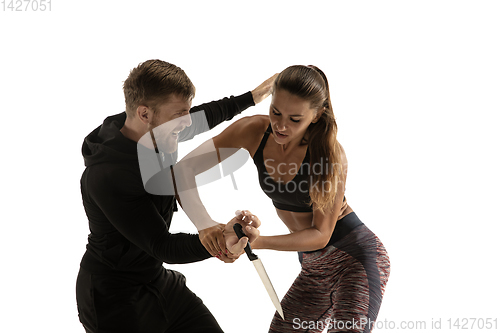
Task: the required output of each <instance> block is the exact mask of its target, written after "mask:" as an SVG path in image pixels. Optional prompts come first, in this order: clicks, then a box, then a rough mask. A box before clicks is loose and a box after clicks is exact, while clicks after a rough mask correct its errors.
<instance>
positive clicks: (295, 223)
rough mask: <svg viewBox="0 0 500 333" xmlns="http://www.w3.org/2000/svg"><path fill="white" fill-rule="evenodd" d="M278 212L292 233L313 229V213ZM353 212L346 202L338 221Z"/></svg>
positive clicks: (277, 210) (278, 210)
mask: <svg viewBox="0 0 500 333" xmlns="http://www.w3.org/2000/svg"><path fill="white" fill-rule="evenodd" d="M276 212H277V213H278V216H279V218H280V219H281V220H282V221H283V223H285V225H286V226H287V228H288V230H290V232H291V233H293V232H297V231H300V230H304V229H307V228H310V227H312V220H313V213H312V212H305V213H303V212H290V211H287V210H281V209H278V208H276ZM352 212H353V210H352V208H351V207H350V206H349V205H348V204H347V202H346V201H345V202H344V205H343V206H342V208H341V209H340V214H339V217H338V219H337V221H338V220H340V219H341V218H343V217H344V216H346V215H347V214H349V213H352Z"/></svg>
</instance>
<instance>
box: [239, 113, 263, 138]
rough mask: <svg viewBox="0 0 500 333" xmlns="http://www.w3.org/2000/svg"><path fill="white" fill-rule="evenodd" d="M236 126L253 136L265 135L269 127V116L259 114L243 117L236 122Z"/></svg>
mask: <svg viewBox="0 0 500 333" xmlns="http://www.w3.org/2000/svg"><path fill="white" fill-rule="evenodd" d="M234 125H235V126H237V127H238V129H244V130H245V131H246V132H249V133H252V134H258V133H264V132H265V131H266V129H267V127H268V126H269V116H267V115H261V114H258V115H254V116H247V117H243V118H241V119H239V120H238V121H235V122H234Z"/></svg>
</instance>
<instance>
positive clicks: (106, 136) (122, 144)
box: [82, 112, 137, 167]
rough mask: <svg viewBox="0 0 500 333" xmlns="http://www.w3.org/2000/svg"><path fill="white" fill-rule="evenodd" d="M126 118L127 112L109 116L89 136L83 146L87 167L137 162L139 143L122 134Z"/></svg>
mask: <svg viewBox="0 0 500 333" xmlns="http://www.w3.org/2000/svg"><path fill="white" fill-rule="evenodd" d="M126 118H127V115H126V114H125V112H122V113H119V114H117V115H114V116H109V117H107V118H106V119H105V120H104V122H103V123H102V125H100V126H99V127H97V128H96V129H95V130H93V131H92V132H91V133H90V134H89V135H87V137H86V138H85V140H84V141H83V145H82V155H83V159H84V161H85V166H87V167H88V166H91V165H95V164H99V163H105V162H110V161H113V162H119V161H122V162H124V161H130V162H132V161H135V162H137V143H136V142H134V141H133V140H130V139H128V138H126V137H125V136H124V135H123V134H122V132H120V129H121V128H122V127H123V125H124V124H125V119H126Z"/></svg>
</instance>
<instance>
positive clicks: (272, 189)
mask: <svg viewBox="0 0 500 333" xmlns="http://www.w3.org/2000/svg"><path fill="white" fill-rule="evenodd" d="M269 134H271V125H270V124H269V127H268V128H267V130H266V133H265V134H264V137H263V138H262V141H261V142H260V145H259V148H258V149H257V151H256V152H255V155H254V156H253V161H254V163H255V165H256V166H257V170H258V172H259V183H260V187H261V188H262V190H263V191H264V193H266V195H267V196H268V197H269V198H271V199H272V200H273V205H274V207H276V208H278V209H282V210H288V211H292V212H312V205H310V201H311V197H310V196H309V179H310V176H309V169H310V168H309V148H308V149H307V152H306V156H305V157H304V160H303V161H302V164H301V166H300V169H299V172H298V173H297V174H296V175H295V177H294V178H293V179H292V180H291V181H289V182H287V183H283V182H279V183H277V182H275V181H274V180H273V179H272V178H271V177H270V176H269V173H268V171H267V169H266V165H265V163H264V154H263V150H264V147H265V146H266V142H267V139H268V138H269Z"/></svg>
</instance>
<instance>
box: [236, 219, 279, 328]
mask: <svg viewBox="0 0 500 333" xmlns="http://www.w3.org/2000/svg"><path fill="white" fill-rule="evenodd" d="M233 229H234V232H235V233H236V235H237V236H238V238H241V237H244V236H246V235H245V233H244V232H243V227H242V226H241V224H239V223H235V224H234V226H233ZM245 252H246V253H247V256H248V259H250V261H251V262H252V263H253V265H254V266H255V269H256V270H257V273H258V274H259V277H260V279H261V280H262V283H263V284H264V287H266V290H267V293H268V294H269V297H271V301H273V304H274V307H275V308H276V310H277V311H278V313H279V314H280V316H281V318H283V320H285V316H284V315H283V309H282V308H281V304H280V300H279V298H278V295H277V294H276V291H275V290H274V287H273V284H272V283H271V280H270V279H269V276H268V275H267V272H266V269H265V268H264V265H262V262H261V261H260V259H259V257H257V255H256V254H255V253H253V252H252V247H251V246H250V243H247V246H245Z"/></svg>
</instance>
